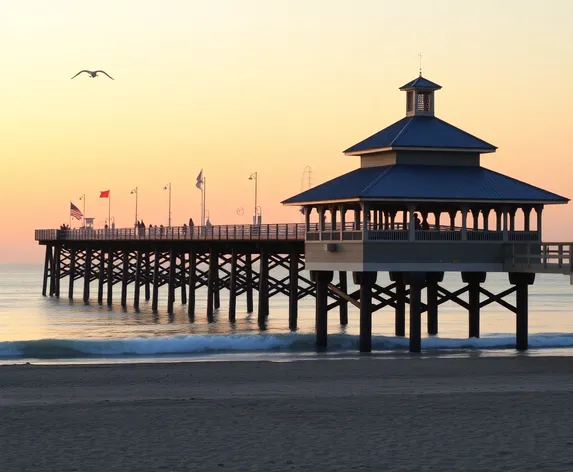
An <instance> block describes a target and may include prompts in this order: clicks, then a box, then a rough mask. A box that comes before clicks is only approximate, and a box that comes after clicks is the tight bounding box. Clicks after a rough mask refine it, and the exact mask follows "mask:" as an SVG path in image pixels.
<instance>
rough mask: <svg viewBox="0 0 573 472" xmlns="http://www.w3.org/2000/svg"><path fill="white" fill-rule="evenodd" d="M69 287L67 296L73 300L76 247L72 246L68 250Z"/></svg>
mask: <svg viewBox="0 0 573 472" xmlns="http://www.w3.org/2000/svg"><path fill="white" fill-rule="evenodd" d="M68 278H69V281H68V282H69V287H68V298H69V299H70V300H73V298H74V280H75V278H76V248H75V247H74V248H72V249H71V251H70V272H69V277H68Z"/></svg>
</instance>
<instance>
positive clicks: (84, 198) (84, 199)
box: [82, 193, 86, 229]
mask: <svg viewBox="0 0 573 472" xmlns="http://www.w3.org/2000/svg"><path fill="white" fill-rule="evenodd" d="M82 200H83V201H84V215H83V216H84V229H85V227H86V194H85V193H84V194H83V195H82Z"/></svg>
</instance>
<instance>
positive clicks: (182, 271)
mask: <svg viewBox="0 0 573 472" xmlns="http://www.w3.org/2000/svg"><path fill="white" fill-rule="evenodd" d="M179 256H180V265H179V286H180V290H181V304H182V305H186V304H187V261H186V259H185V252H183V251H182V252H181V253H180V255H179Z"/></svg>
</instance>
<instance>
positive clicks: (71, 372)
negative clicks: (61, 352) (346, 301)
mask: <svg viewBox="0 0 573 472" xmlns="http://www.w3.org/2000/svg"><path fill="white" fill-rule="evenodd" d="M572 393H573V359H571V358H565V357H546V358H542V357H539V358H527V357H517V358H472V359H445V358H420V359H397V360H388V359H368V358H364V359H359V360H340V361H302V362H289V363H270V362H225V363H215V362H211V363H208V362H205V363H178V364H134V365H112V366H77V365H76V366H35V365H17V366H5V367H1V368H0V394H1V396H0V414H1V418H2V421H1V423H0V424H1V425H2V426H1V427H0V457H1V462H2V470H5V471H24V470H26V471H29V470H50V471H51V470H54V471H55V470H58V471H72V470H77V471H101V470H110V471H128V470H138V471H156V470H173V471H179V470H181V471H182V470H193V471H213V470H231V471H263V470H265V471H275V470H312V471H322V470H325V471H347V470H374V471H385V470H388V471H430V470H431V471H456V470H468V471H508V470H512V471H513V470H515V471H517V470H519V471H522V470H523V471H529V470H530V471H537V470H547V471H561V470H563V471H566V470H567V471H569V470H573V434H572V432H571V428H572V425H573V409H572V408H571V404H572V400H573V395H572Z"/></svg>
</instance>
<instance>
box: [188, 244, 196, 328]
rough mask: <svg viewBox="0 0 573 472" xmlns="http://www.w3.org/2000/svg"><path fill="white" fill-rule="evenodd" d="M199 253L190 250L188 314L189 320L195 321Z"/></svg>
mask: <svg viewBox="0 0 573 472" xmlns="http://www.w3.org/2000/svg"><path fill="white" fill-rule="evenodd" d="M196 271H197V253H196V252H195V251H194V250H193V249H191V250H190V251H189V300H188V302H187V315H188V317H189V321H195V286H196V279H197V273H196Z"/></svg>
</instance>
